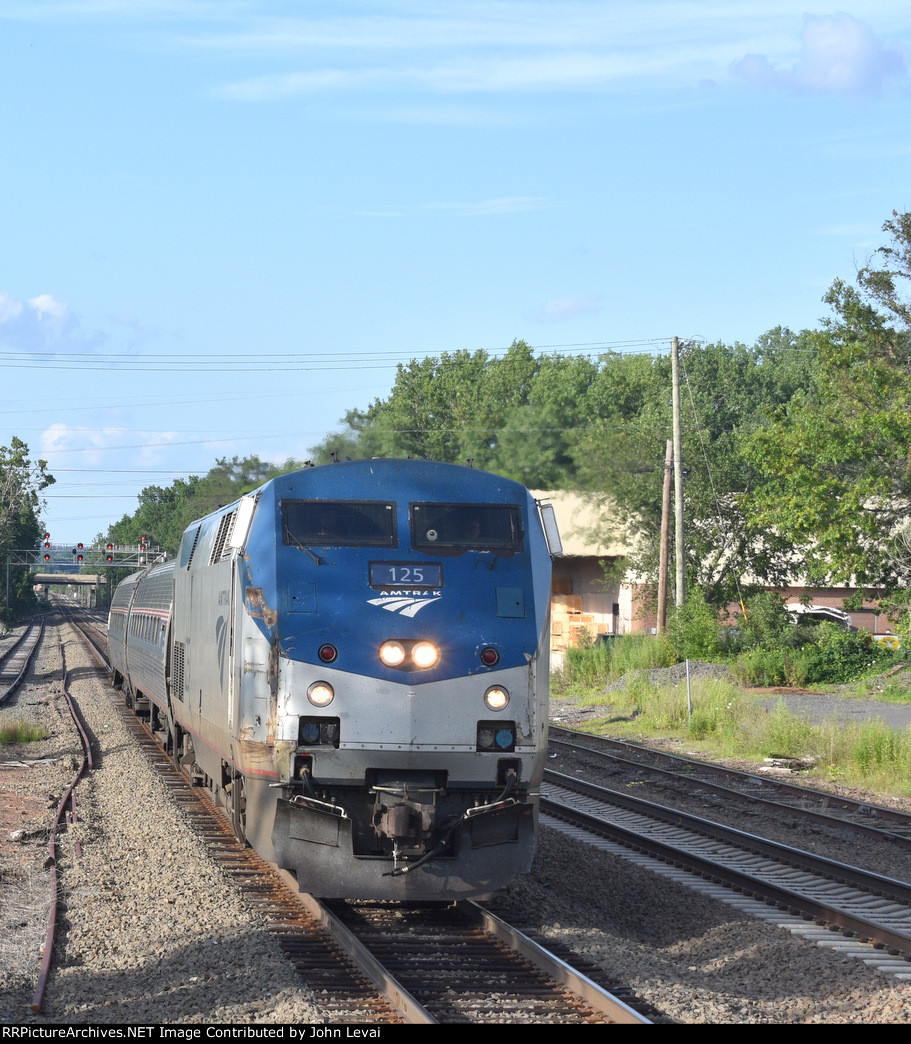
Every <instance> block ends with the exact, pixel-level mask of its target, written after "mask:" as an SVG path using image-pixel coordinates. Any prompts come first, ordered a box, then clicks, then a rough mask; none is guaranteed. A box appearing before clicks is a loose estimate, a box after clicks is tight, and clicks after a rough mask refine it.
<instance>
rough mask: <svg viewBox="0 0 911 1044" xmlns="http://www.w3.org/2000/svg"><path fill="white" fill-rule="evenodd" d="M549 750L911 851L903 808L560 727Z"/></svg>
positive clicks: (910, 827) (910, 821) (910, 818)
mask: <svg viewBox="0 0 911 1044" xmlns="http://www.w3.org/2000/svg"><path fill="white" fill-rule="evenodd" d="M549 746H550V750H551V751H557V752H561V751H563V752H574V753H577V754H579V753H582V754H584V755H585V756H586V757H587V758H592V759H594V760H595V762H596V763H598V764H600V765H602V766H605V767H607V768H609V769H611V768H615V767H619V768H621V769H623V770H625V771H626V772H628V773H630V774H633V775H639V777H640V778H644V777H646V776H648V777H661V778H663V779H665V780H667V781H669V782H671V783H674V784H677V785H679V786H681V787H685V788H687V789H688V790H692V789H693V787H694V786H695V785H697V784H698V787H699V789H700V791H702V792H704V793H712V794H715V795H717V796H719V797H720V798H722V799H724V800H728V799H732V798H736V799H737V800H743V799H744V798H746V799H748V800H749V801H750V802H751V803H753V804H755V805H764V806H765V807H767V808H770V809H772V810H778V811H781V810H784V809H788V810H790V811H792V812H794V813H795V814H796V815H799V816H800V817H801V818H802V819H804V820H807V821H810V820H812V821H814V822H817V823H820V824H823V825H825V826H829V827H831V826H833V825H835V824H837V825H838V826H842V827H844V826H848V827H850V829H852V830H853V831H855V832H856V833H858V834H862V835H864V836H866V837H868V838H871V839H876V840H882V841H888V842H889V843H890V844H893V845H895V846H896V847H898V848H901V849H904V850H905V851H908V852H911V815H909V814H908V813H905V812H901V811H899V810H897V809H892V808H886V807H884V806H882V805H876V804H872V803H871V802H868V801H855V800H852V799H851V798H848V797H843V796H840V795H837V794H831V793H827V792H826V791H822V790H815V789H813V788H811V787H806V786H802V785H799V784H795V783H788V782H786V781H784V780H780V779H775V778H772V777H769V776H759V775H756V774H753V773H747V772H742V771H739V770H737V769H732V768H727V767H726V766H724V765H715V764H712V763H710V762H706V761H700V760H698V759H696V758H687V757H683V756H681V755H678V754H668V753H665V752H663V751H657V750H653V749H651V748H649V747H644V746H641V745H640V744H637V743H631V742H628V741H623V740H614V739H609V738H608V737H604V736H591V735H588V734H586V733H581V732H574V731H572V730H570V729H565V728H560V727H557V726H551V728H550V743H549Z"/></svg>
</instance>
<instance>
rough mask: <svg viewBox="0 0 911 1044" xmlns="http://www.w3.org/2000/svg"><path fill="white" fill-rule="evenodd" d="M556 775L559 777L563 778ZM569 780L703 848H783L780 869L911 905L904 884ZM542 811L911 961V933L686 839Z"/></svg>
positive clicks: (554, 808)
mask: <svg viewBox="0 0 911 1044" xmlns="http://www.w3.org/2000/svg"><path fill="white" fill-rule="evenodd" d="M546 775H547V773H546V774H545V776H546ZM552 775H554V776H559V773H553V774H552ZM564 780H565V783H564V782H561V783H559V784H557V785H560V786H565V787H566V789H571V790H573V791H576V792H582V793H584V794H585V795H586V796H589V797H593V798H594V799H595V800H598V801H602V802H603V803H604V804H605V805H610V806H616V807H620V808H628V809H630V810H632V811H634V812H635V813H636V814H639V815H642V816H645V817H650V818H653V819H657V820H659V821H660V822H662V823H666V824H670V825H673V826H676V827H679V828H680V829H685V830H693V831H696V832H698V833H699V835H701V839H702V840H703V842H704V839H705V838H706V837H710V838H713V839H718V840H720V841H722V842H723V843H725V844H729V845H739V846H740V849H741V851H743V850H746V851H748V852H751V853H753V854H759V855H760V856H762V857H763V858H766V859H776V856H775V855H773V854H771V853H772V851H773V849H776V848H777V849H779V850H780V852H781V858H779V860H778V861H779V863H781V862H783V863H785V864H786V865H788V866H790V867H792V868H798V869H801V870H806V869H808V868H810V869H811V871H812V872H816V873H819V874H820V875H822V876H824V877H826V879H828V880H829V881H838V882H840V883H844V884H845V885H847V886H848V887H851V888H867V894H868V895H869V894H870V892H872V894H874V895H876V896H880V897H885V898H888V899H890V900H892V901H894V902H897V903H899V904H905V905H907V904H908V901H909V900H908V898H899V897H900V896H908V895H909V893H911V886H909V885H907V884H905V883H904V882H901V881H895V880H893V879H892V878H884V877H880V876H879V875H876V874H868V873H866V872H865V871H862V870H858V869H857V868H856V867H850V866H843V865H842V864H838V863H834V862H833V861H831V860H823V859H821V857H819V856H814V855H812V854H811V853H807V852H802V851H801V850H799V849H789V848H787V846H784V845H775V843H774V842H766V841H764V839H762V838H756V837H754V836H753V835H750V834H745V833H743V832H742V831H736V830H733V829H732V828H729V827H724V826H721V825H720V824H716V823H711V822H708V821H704V820H698V819H696V818H695V817H692V816H686V815H685V814H684V813H678V812H676V811H675V810H673V809H666V808H663V807H662V806H660V805H654V804H653V803H652V802H648V801H642V800H640V799H636V798H630V797H628V796H626V795H618V794H616V793H615V792H614V791H605V790H603V789H602V788H597V787H593V786H591V785H590V784H580V781H579V780H574V779H569V778H568V777H564ZM551 782H553V780H551ZM599 790H600V791H601V793H600V794H598V795H597V796H596V795H595V794H594V793H593V791H599ZM541 811H542V812H544V813H547V814H548V815H552V816H554V817H555V818H557V819H561V820H563V821H564V822H568V823H572V824H574V825H576V826H578V827H580V828H582V829H584V830H587V831H590V832H592V833H594V834H598V835H601V836H604V837H609V838H611V839H613V840H616V841H617V842H619V843H620V844H622V845H625V846H626V847H629V848H632V849H635V850H637V851H640V852H643V853H645V854H646V855H650V856H653V857H654V858H656V859H659V860H661V861H662V862H666V863H670V864H672V865H676V866H679V867H682V868H684V869H686V870H690V871H692V872H693V873H696V874H698V875H699V876H702V877H706V878H708V879H710V880H713V881H716V882H718V883H721V884H723V885H725V886H727V887H730V888H734V889H736V890H738V891H741V892H744V893H747V894H751V895H754V896H756V897H758V898H761V899H763V900H764V901H766V902H770V903H772V904H774V905H778V906H780V907H781V908H782V909H788V910H792V911H794V912H795V913H797V914H800V915H801V916H804V917H806V918H808V919H811V920H815V921H818V922H820V923H826V924H830V925H833V926H835V927H837V928H839V929H841V930H842V931H845V932H846V933H849V934H852V935H856V936H859V937H860V938H862V939H864V940H869V941H871V942H872V943H873V944H874V945H875V946H881V947H885V948H887V949H889V950H890V951H891V952H895V953H898V954H901V955H903V956H904V957H905V958H906V959H909V958H911V934H909V933H908V932H903V931H895V930H893V929H891V928H889V927H888V926H886V925H884V924H880V923H877V922H876V921H873V920H871V919H869V918H867V917H865V916H861V915H859V914H853V913H850V912H848V911H846V910H844V909H843V908H841V907H839V906H836V905H835V904H834V903H830V902H825V901H821V900H817V899H814V898H812V897H811V896H809V895H807V894H806V893H805V892H802V891H798V890H795V889H793V888H786V887H784V886H782V885H778V884H775V883H774V882H771V881H768V880H764V879H762V878H759V877H757V876H756V875H755V874H752V873H748V872H745V871H742V870H739V869H737V868H736V867H734V866H731V865H729V864H725V863H722V862H719V861H718V859H717V858H712V857H709V856H706V855H699V854H696V853H694V852H692V851H689V850H687V849H686V848H685V847H683V839H682V838H681V839H678V840H676V841H666V840H660V839H658V838H655V837H650V836H647V835H645V834H643V833H642V832H641V831H640V830H637V829H634V828H632V827H627V826H623V825H622V824H619V823H614V822H608V821H607V820H605V819H603V818H601V817H599V816H598V815H597V814H596V813H591V812H583V811H581V810H579V809H578V808H573V807H571V806H569V805H566V804H564V803H563V802H560V801H557V800H554V799H553V798H551V797H549V796H544V795H543V794H542V797H541ZM766 846H768V847H766ZM858 875H859V876H858ZM861 878H865V879H866V880H867V881H868V884H867V885H866V886H865V885H863V884H861V883H860V879H861Z"/></svg>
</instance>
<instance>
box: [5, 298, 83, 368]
mask: <svg viewBox="0 0 911 1044" xmlns="http://www.w3.org/2000/svg"><path fill="white" fill-rule="evenodd" d="M103 340H104V335H103V334H97V333H96V334H94V335H92V336H91V337H87V336H86V335H85V334H84V333H83V331H82V329H81V328H80V325H79V319H78V317H77V316H76V315H75V314H74V313H73V311H72V310H71V309H70V307H69V305H66V304H63V303H62V302H61V301H57V300H55V298H53V297H52V296H51V295H50V294H39V295H38V296H37V297H32V298H30V299H29V300H28V301H17V300H16V299H15V298H13V297H12V296H11V295H10V294H8V293H6V292H5V291H3V290H0V349H7V350H9V349H12V350H14V351H25V352H38V353H40V352H48V351H56V352H65V351H90V350H91V349H93V348H95V347H97V346H98V345H99V344H100V343H101V342H102V341H103Z"/></svg>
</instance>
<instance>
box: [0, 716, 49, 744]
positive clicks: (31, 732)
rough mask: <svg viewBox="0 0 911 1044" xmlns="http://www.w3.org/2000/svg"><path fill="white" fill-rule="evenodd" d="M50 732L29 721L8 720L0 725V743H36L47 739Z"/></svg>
mask: <svg viewBox="0 0 911 1044" xmlns="http://www.w3.org/2000/svg"><path fill="white" fill-rule="evenodd" d="M49 735H50V733H49V732H48V731H47V730H46V729H45V728H43V727H42V726H41V725H36V724H35V723H34V722H31V721H10V722H7V723H6V724H5V725H0V743H4V744H12V743H37V742H38V740H43V739H47V738H48V736H49Z"/></svg>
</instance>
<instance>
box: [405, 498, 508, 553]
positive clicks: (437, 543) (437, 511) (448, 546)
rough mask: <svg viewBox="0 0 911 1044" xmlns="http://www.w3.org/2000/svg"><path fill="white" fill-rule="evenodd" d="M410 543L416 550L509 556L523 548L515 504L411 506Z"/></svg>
mask: <svg viewBox="0 0 911 1044" xmlns="http://www.w3.org/2000/svg"><path fill="white" fill-rule="evenodd" d="M411 543H412V546H413V547H414V549H415V550H416V551H426V552H428V553H430V554H446V553H449V554H462V553H463V552H465V551H491V552H493V553H495V554H498V555H511V554H514V553H515V552H516V551H521V550H522V548H523V534H522V514H521V511H520V509H519V506H518V505H517V504H412V505H411Z"/></svg>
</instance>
